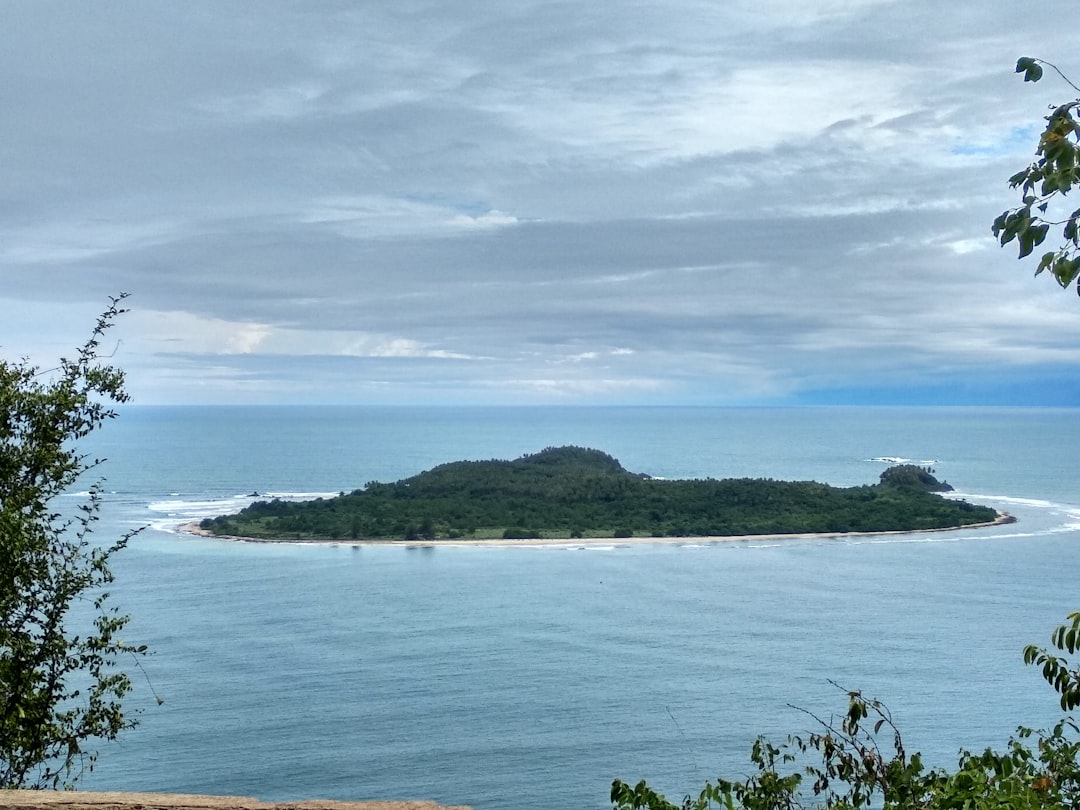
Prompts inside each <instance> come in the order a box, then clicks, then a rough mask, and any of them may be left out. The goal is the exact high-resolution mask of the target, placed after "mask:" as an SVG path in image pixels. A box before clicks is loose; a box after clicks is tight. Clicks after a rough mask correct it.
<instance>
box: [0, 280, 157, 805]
mask: <svg viewBox="0 0 1080 810" xmlns="http://www.w3.org/2000/svg"><path fill="white" fill-rule="evenodd" d="M124 297H125V296H123V295H122V296H120V297H119V298H114V299H112V300H111V302H110V305H109V307H108V309H106V311H105V312H104V313H103V314H102V315H101V317H100V318H99V319H98V322H97V326H96V327H95V329H94V330H93V333H92V334H91V336H90V339H89V340H88V341H87V342H86V343H85V344H84V345H83V346H82V347H81V348H80V349H79V350H78V353H77V354H76V356H75V357H74V358H73V359H66V358H65V359H61V360H60V364H59V366H58V367H57V368H55V369H50V370H47V371H42V370H41V369H40V368H38V367H36V366H33V365H30V364H29V363H28V362H27V361H26V360H22V361H19V362H8V361H3V360H0V787H17V788H49V787H51V788H55V787H58V786H61V785H63V786H70V785H71V784H72V783H73V782H74V781H75V780H76V779H77V778H78V777H79V775H80V774H81V773H82V772H83V771H84V770H85V769H92V767H93V763H94V761H95V759H96V752H95V751H94V750H93V748H92V746H93V745H94V744H95V741H101V740H112V739H115V738H116V736H117V735H118V734H119V733H120V732H121V731H122V730H124V729H126V728H129V727H130V726H132V725H134V719H133V718H132V717H131V716H130V715H128V714H125V713H124V711H123V708H122V706H121V703H120V701H121V699H122V698H123V697H124V695H126V694H127V693H128V691H129V690H130V689H131V681H130V679H129V677H128V676H127V675H126V674H124V673H123V672H122V671H120V669H119V668H118V666H117V665H118V661H119V659H120V658H122V657H126V656H128V655H129V654H130V655H138V654H142V653H143V652H145V647H134V646H132V645H130V644H128V643H126V642H125V641H123V640H122V639H121V638H120V635H119V634H120V632H121V631H122V630H123V628H124V626H125V625H126V624H127V621H128V617H127V616H124V615H121V614H120V613H119V612H118V611H117V609H116V608H114V607H111V606H110V605H109V601H108V599H109V594H108V592H107V591H106V590H105V588H106V587H107V586H108V584H109V583H110V582H112V581H113V574H112V572H111V570H110V568H109V563H110V559H111V557H112V555H113V554H115V553H116V552H117V551H119V550H120V549H122V548H123V547H124V546H125V544H126V543H127V541H128V539H129V538H130V537H131V536H132V534H134V532H132V533H129V534H126V535H124V536H123V537H121V538H120V539H119V540H117V541H116V542H114V543H112V544H111V545H107V546H104V547H103V546H101V545H98V544H94V543H92V542H91V537H90V535H91V530H92V528H93V524H94V522H95V521H96V520H97V519H98V508H99V505H100V502H101V483H100V481H97V482H94V483H91V484H90V485H89V494H88V496H87V497H86V499H85V501H84V502H82V503H80V505H79V506H78V509H77V511H76V514H75V515H74V516H67V517H65V516H63V515H62V514H61V511H60V509H59V508H58V506H57V498H58V497H59V496H60V495H61V494H63V493H65V492H70V491H71V489H72V488H73V486H74V485H75V484H76V482H78V481H81V478H82V476H84V474H86V473H87V472H89V471H91V470H94V469H95V468H96V467H98V465H100V464H101V463H102V459H91V458H89V457H88V456H86V455H85V454H82V453H80V452H79V450H78V442H79V441H80V440H81V439H83V438H85V437H86V436H87V435H89V434H90V433H91V432H92V431H94V430H96V429H97V428H98V427H100V426H101V425H102V424H103V423H104V422H105V421H106V420H107V419H111V418H112V417H113V416H115V411H114V410H113V408H112V404H114V403H122V402H126V401H127V400H128V395H127V393H126V392H125V390H124V375H123V372H122V371H120V370H119V369H117V368H114V367H112V366H110V365H108V364H106V363H102V362H100V359H101V355H100V353H99V350H100V346H101V341H102V339H103V338H104V336H105V333H106V332H107V331H108V329H109V328H110V327H111V326H112V324H113V321H114V320H115V318H116V317H117V316H118V315H120V314H121V313H122V312H123V310H122V309H121V308H120V303H121V301H122V299H123V298H124ZM136 662H137V659H136Z"/></svg>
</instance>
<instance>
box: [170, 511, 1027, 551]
mask: <svg viewBox="0 0 1080 810" xmlns="http://www.w3.org/2000/svg"><path fill="white" fill-rule="evenodd" d="M1015 522H1016V518H1015V517H1013V516H1012V515H1010V514H1009V513H1008V512H999V513H998V516H997V517H996V518H995V519H994V520H990V521H986V522H984V523H970V524H968V525H967V526H947V527H944V528H941V529H896V530H892V531H882V532H805V533H800V534H737V535H708V536H703V537H699V536H693V537H689V536H688V537H644V536H641V537H542V538H530V539H524V540H504V539H502V538H490V539H476V538H473V539H470V538H465V537H459V538H454V539H449V538H447V539H443V540H377V539H366V540H364V539H356V540H353V539H351V538H349V539H346V538H342V539H339V540H334V539H325V540H324V539H310V540H272V539H269V538H265V537H240V536H237V535H226V534H214V533H213V532H209V531H207V530H206V529H202V528H200V527H199V521H189V522H187V523H182V524H180V525H179V526H177V528H176V531H177V532H179V533H180V534H190V535H195V536H197V537H206V538H208V539H211V540H227V541H229V542H234V543H261V544H266V545H293V546H355V547H358V548H359V547H363V546H396V547H399V548H436V547H437V546H446V547H455V546H465V547H469V546H490V547H498V548H542V547H544V546H630V545H633V546H641V545H650V544H661V543H662V544H665V545H666V544H672V543H676V544H678V543H684V544H685V543H694V544H704V543H737V542H746V541H748V540H827V539H843V538H846V537H891V536H896V535H904V534H931V533H939V532H958V531H965V530H967V529H986V528H990V527H993V526H1005V525H1007V524H1010V523H1015Z"/></svg>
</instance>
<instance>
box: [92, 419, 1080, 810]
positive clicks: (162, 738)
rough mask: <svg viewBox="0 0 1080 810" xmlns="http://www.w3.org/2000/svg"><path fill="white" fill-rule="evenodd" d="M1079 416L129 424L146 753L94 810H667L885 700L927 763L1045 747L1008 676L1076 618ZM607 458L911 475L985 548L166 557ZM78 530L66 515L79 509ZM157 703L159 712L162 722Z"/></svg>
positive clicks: (127, 518) (909, 545) (951, 538)
mask: <svg viewBox="0 0 1080 810" xmlns="http://www.w3.org/2000/svg"><path fill="white" fill-rule="evenodd" d="M1078 415H1080V411H1077V410H1055V409H991V408H984V409H979V408H924V409H919V408H912V409H907V408H905V409H894V408H799V409H713V408H502V409H499V408H445V409H440V408H420V407H418V408H397V409H391V408H383V409H364V408H150V407H143V408H126V409H124V410H123V412H122V413H121V415H120V416H119V417H118V419H117V420H115V421H114V422H111V423H110V424H109V425H107V426H106V428H105V429H104V430H103V431H102V432H101V433H100V434H98V435H95V436H94V437H92V441H91V444H90V445H89V446H88V449H89V451H90V453H91V454H92V455H94V456H97V455H100V456H104V457H106V458H107V459H108V460H107V462H106V463H105V464H104V465H103V467H102V468H101V469H100V471H101V472H102V473H103V474H104V475H105V476H106V479H107V480H106V483H105V489H106V491H107V493H108V495H107V499H106V504H105V507H104V512H103V516H102V520H101V522H100V523H99V525H98V528H97V530H96V534H97V536H98V537H100V538H101V539H102V540H105V539H108V538H111V537H115V536H116V535H117V534H118V533H120V532H123V531H125V530H127V529H130V528H134V527H137V526H143V525H146V526H149V528H148V529H146V530H145V531H143V532H142V533H141V534H139V535H137V536H136V537H135V538H134V539H133V540H132V541H131V543H130V546H129V548H128V549H126V550H125V551H124V552H123V553H122V554H120V555H118V556H117V557H116V558H115V566H114V568H115V571H116V574H117V581H116V583H115V587H114V588H113V599H114V601H115V602H116V604H118V605H119V606H120V607H121V608H122V609H123V611H124V612H127V613H130V614H131V615H132V620H131V623H130V625H129V627H128V630H127V638H128V640H130V641H133V642H136V643H140V644H141V643H145V644H148V645H150V647H151V648H152V649H153V650H154V655H153V656H151V657H150V658H147V659H145V661H144V662H143V668H144V670H145V674H146V676H147V678H148V681H147V680H146V679H144V678H143V677H142V675H141V674H140V673H138V672H136V673H135V678H136V692H135V694H134V695H133V696H132V698H131V700H130V705H131V706H132V707H133V708H139V709H141V710H142V715H141V723H140V726H139V727H138V728H137V729H135V730H133V731H132V732H130V733H128V734H127V735H126V736H124V737H123V738H122V740H121V741H119V742H118V743H115V744H110V745H106V746H104V747H103V748H102V750H101V757H100V761H99V763H98V765H97V768H96V770H95V771H94V773H93V774H91V775H90V776H88V777H87V778H86V779H85V780H84V782H83V783H82V786H83V787H85V788H88V789H116V790H157V791H170V792H191V793H225V794H239V795H249V796H257V797H259V798H262V799H265V800H276V801H284V800H294V799H305V798H316V797H326V798H334V799H346V800H356V799H369V798H426V799H434V800H437V801H440V802H443V803H453V804H468V805H472V806H473V807H476V808H478V810H504V809H505V810H510V809H511V808H520V809H521V810H534V809H535V810H539V809H540V808H549V807H560V808H582V810H599V809H600V808H606V807H608V806H609V802H608V801H607V795H608V790H609V787H610V783H611V780H612V779H613V778H615V777H619V778H622V779H624V780H627V781H637V780H638V779H640V778H647V779H648V780H649V781H650V782H651V783H652V784H653V786H654V787H656V788H657V789H660V790H662V791H665V792H667V793H668V794H669V797H671V798H681V796H682V794H683V793H684V792H686V791H694V792H696V791H697V790H698V789H699V788H700V786H701V784H702V783H703V782H704V780H705V779H708V778H715V777H716V776H717V775H724V776H733V775H738V774H741V773H746V772H748V770H749V761H748V756H747V755H748V752H749V748H750V745H751V743H752V742H753V740H754V737H755V736H756V735H757V734H759V733H765V734H768V735H770V736H772V737H774V738H776V739H777V740H780V739H783V738H784V737H785V736H786V735H787V734H788V733H789V732H797V731H805V730H808V729H810V728H811V727H812V725H813V721H812V720H811V719H810V718H809V717H808V716H807V715H806V714H804V713H802V712H800V711H799V710H798V709H796V708H792V706H797V707H802V708H805V709H807V710H809V711H812V712H814V713H815V714H817V715H819V716H829V715H830V714H832V713H838V712H841V711H843V709H844V708H845V706H846V700H845V697H844V695H843V693H842V692H840V691H839V690H838V689H837V688H836V687H835V686H834V685H832V684H831V682H830V681H835V682H837V683H839V684H841V685H843V686H844V687H848V688H859V689H862V690H864V691H865V692H867V693H869V694H872V695H876V696H878V697H880V698H882V699H884V700H885V701H886V702H887V703H888V705H889V706H890V708H891V709H892V711H893V714H894V716H895V718H896V721H897V723H898V725H899V726H900V727H901V729H902V730H903V731H904V733H905V737H906V741H907V744H908V747H909V749H911V750H922V751H923V753H924V754H925V755H926V757H927V758H928V759H929V760H930V761H931V762H934V763H939V764H950V763H952V762H954V761H955V756H956V753H957V751H958V749H959V748H961V747H969V748H976V749H978V748H981V747H983V746H985V745H989V744H992V745H996V746H1000V745H1003V744H1004V742H1005V741H1006V739H1007V737H1008V735H1009V734H1010V733H1011V732H1012V731H1013V730H1014V729H1015V727H1016V726H1017V725H1019V724H1033V725H1045V724H1047V723H1050V722H1052V721H1053V720H1054V719H1055V718H1056V717H1057V711H1056V701H1055V700H1054V695H1053V693H1052V692H1051V691H1050V689H1049V688H1048V687H1046V686H1045V685H1044V684H1043V683H1042V681H1041V679H1040V678H1039V677H1038V673H1037V672H1035V671H1034V670H1031V669H1029V668H1026V667H1024V666H1023V663H1022V661H1021V659H1020V651H1021V649H1022V647H1023V646H1024V645H1025V644H1026V643H1029V642H1032V641H1034V642H1043V641H1046V640H1047V639H1048V636H1049V633H1050V630H1051V629H1052V627H1053V626H1055V625H1056V624H1057V623H1059V622H1060V621H1061V620H1062V619H1063V618H1064V616H1065V614H1066V613H1067V612H1069V611H1071V610H1074V609H1077V608H1078V607H1080V604H1078V603H1080V598H1078V597H1080V593H1078V587H1077V579H1076V562H1077V559H1078V553H1077V551H1078V546H1077V544H1078V542H1080V493H1078V491H1077V485H1078V482H1080V454H1078V453H1077V450H1078V441H1077V438H1076V436H1077V431H1076V424H1077V416H1078ZM563 444H577V445H583V446H589V447H596V448H599V449H602V450H605V451H607V452H609V453H611V454H612V455H614V456H615V457H616V458H618V459H619V460H620V461H621V462H622V463H623V465H624V466H625V467H626V468H627V469H630V470H633V471H636V472H645V473H649V474H651V475H655V476H662V477H669V478H680V477H703V476H713V477H732V476H750V477H770V478H780V479H815V480H819V481H824V482H827V483H831V484H836V485H845V486H846V485H853V484H861V483H872V482H873V481H875V480H876V479H877V476H878V475H879V474H880V472H881V471H882V470H883V469H884V468H885V467H886V466H887V464H888V461H886V459H910V460H913V461H916V462H918V463H920V464H931V465H932V466H933V467H934V468H935V469H936V471H937V474H938V476H939V477H941V478H945V479H947V480H949V481H950V482H951V483H952V484H953V485H954V486H955V487H956V488H957V490H958V492H959V494H960V495H961V496H962V497H966V498H968V499H969V500H972V501H977V502H980V503H987V504H990V505H992V506H995V507H996V508H999V509H1003V510H1006V511H1009V512H1011V513H1013V514H1014V515H1015V516H1016V517H1017V518H1018V522H1017V523H1015V524H1012V525H1006V526H1000V527H994V528H991V529H971V530H965V531H958V532H945V533H934V534H912V535H904V536H890V537H877V538H847V539H836V538H833V539H799V540H787V541H779V542H778V541H766V540H746V541H738V542H730V543H695V542H686V543H680V544H650V545H634V546H623V545H618V544H616V543H612V544H610V545H599V546H588V547H583V546H580V545H574V544H567V545H564V546H557V547H550V548H503V547H482V548H478V547H455V546H442V547H438V548H425V549H406V548H398V547H392V548H386V547H371V546H365V547H352V546H350V545H347V544H346V545H341V546H322V547H313V546H296V545H263V544H246V543H236V542H230V541H222V540H211V539H206V538H200V537H194V536H190V535H185V534H182V533H178V532H177V530H176V528H177V526H178V525H179V524H181V523H183V522H184V521H187V520H191V519H196V518H199V517H203V516H206V515H213V514H219V513H222V512H230V511H235V510H236V509H237V508H239V507H240V506H242V505H244V504H246V503H247V502H249V501H250V494H251V493H252V492H255V491H257V492H259V493H261V494H262V495H264V496H267V495H270V496H275V495H277V496H283V497H308V496H311V495H314V494H332V493H336V492H338V491H340V490H350V489H353V488H356V487H359V486H362V485H363V484H364V483H365V482H367V481H370V480H382V481H391V480H395V479H397V478H400V477H403V476H406V475H412V474H415V473H417V472H420V471H421V470H424V469H428V468H430V467H432V466H434V465H436V464H439V463H442V462H445V461H452V460H456V459H466V458H470V459H483V458H514V457H517V456H520V455H521V454H523V453H528V452H535V451H538V450H540V449H543V448H544V447H547V446H553V445H563ZM71 497H72V500H73V502H74V501H76V500H77V499H78V495H72V496H71ZM154 692H156V693H157V694H159V695H160V696H161V697H162V698H164V701H165V702H164V704H163V705H161V706H158V705H156V703H155V701H154Z"/></svg>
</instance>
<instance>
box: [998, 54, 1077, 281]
mask: <svg viewBox="0 0 1080 810" xmlns="http://www.w3.org/2000/svg"><path fill="white" fill-rule="evenodd" d="M1044 65H1045V66H1046V67H1048V68H1050V69H1051V70H1053V71H1054V72H1055V73H1057V74H1058V76H1059V77H1060V78H1061V79H1062V80H1063V81H1064V82H1065V83H1066V84H1068V85H1069V87H1071V88H1072V89H1073V90H1075V91H1076V92H1077V93H1080V87H1077V86H1076V85H1075V84H1073V83H1072V82H1071V81H1069V79H1068V77H1066V76H1065V75H1064V74H1063V73H1062V72H1061V71H1060V70H1059V69H1058V68H1057V66H1055V65H1052V64H1051V63H1049V62H1046V61H1044V60H1042V59H1034V58H1032V57H1030V56H1024V57H1022V58H1020V59H1019V60H1017V62H1016V72H1017V73H1023V74H1024V81H1025V82H1037V81H1039V80H1040V79H1041V78H1042V77H1043V66H1044ZM1078 108H1080V98H1076V99H1073V100H1072V101H1068V102H1065V103H1064V104H1061V105H1058V106H1057V107H1055V108H1054V109H1053V110H1052V111H1051V113H1050V114H1049V115H1048V116H1046V127H1045V128H1044V129H1043V132H1042V134H1041V135H1040V136H1039V142H1038V145H1037V147H1036V149H1035V156H1036V159H1035V161H1034V162H1033V163H1032V164H1031V165H1029V166H1028V167H1027V168H1025V169H1022V170H1021V171H1019V172H1017V173H1016V174H1014V175H1013V176H1012V177H1010V178H1009V185H1010V186H1011V187H1012V188H1014V189H1019V190H1020V205H1018V206H1016V207H1014V208H1010V209H1008V210H1006V211H1003V212H1002V213H1001V215H1000V216H999V217H998V218H997V219H995V220H994V224H993V228H992V230H993V233H994V236H996V237H997V238H998V241H1000V242H1001V244H1002V245H1007V244H1009V243H1010V242H1013V241H1014V240H1015V241H1016V243H1017V245H1019V247H1020V258H1021V259H1023V258H1024V257H1025V256H1029V255H1030V254H1031V253H1032V251H1034V250H1035V248H1036V247H1038V246H1039V245H1041V244H1042V243H1043V242H1044V241H1045V240H1046V237H1047V235H1048V234H1049V233H1050V230H1051V228H1053V229H1055V230H1056V229H1058V228H1060V229H1061V244H1060V245H1059V246H1058V247H1057V249H1055V250H1050V251H1047V252H1046V253H1044V254H1043V255H1042V258H1041V259H1040V260H1039V264H1038V266H1037V267H1036V269H1035V275H1038V274H1039V273H1041V272H1043V271H1044V270H1049V271H1050V275H1051V276H1053V278H1054V279H1055V280H1056V281H1057V283H1058V284H1060V285H1061V286H1062V287H1063V288H1067V287H1068V286H1069V285H1070V284H1072V283H1073V282H1074V281H1075V280H1076V278H1077V276H1078V275H1080V208H1077V209H1076V210H1074V211H1072V212H1071V213H1066V212H1068V210H1069V208H1070V207H1071V206H1069V205H1068V204H1067V203H1066V199H1065V198H1066V196H1067V195H1068V193H1069V191H1071V190H1072V188H1073V187H1074V186H1076V185H1077V184H1078V183H1080V123H1078V122H1077V119H1076V111H1077V109H1078ZM1077 293H1080V286H1078V287H1077Z"/></svg>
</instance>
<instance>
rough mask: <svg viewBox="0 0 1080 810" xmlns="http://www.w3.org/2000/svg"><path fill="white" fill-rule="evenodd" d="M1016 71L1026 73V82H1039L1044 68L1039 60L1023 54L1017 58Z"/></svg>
mask: <svg viewBox="0 0 1080 810" xmlns="http://www.w3.org/2000/svg"><path fill="white" fill-rule="evenodd" d="M1016 72H1017V73H1023V74H1024V81H1025V82H1037V81H1038V80H1039V79H1041V78H1042V75H1043V69H1042V67H1041V66H1040V65H1039V63H1038V60H1036V59H1033V58H1032V57H1030V56H1021V57H1020V58H1019V59H1017V60H1016Z"/></svg>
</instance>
